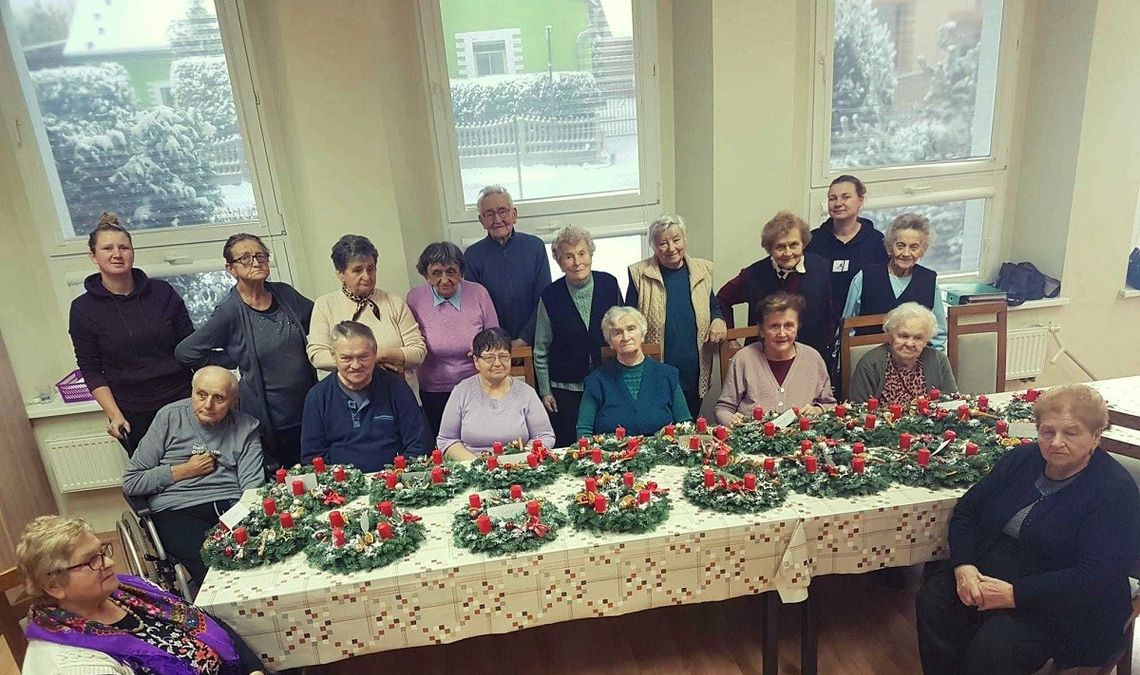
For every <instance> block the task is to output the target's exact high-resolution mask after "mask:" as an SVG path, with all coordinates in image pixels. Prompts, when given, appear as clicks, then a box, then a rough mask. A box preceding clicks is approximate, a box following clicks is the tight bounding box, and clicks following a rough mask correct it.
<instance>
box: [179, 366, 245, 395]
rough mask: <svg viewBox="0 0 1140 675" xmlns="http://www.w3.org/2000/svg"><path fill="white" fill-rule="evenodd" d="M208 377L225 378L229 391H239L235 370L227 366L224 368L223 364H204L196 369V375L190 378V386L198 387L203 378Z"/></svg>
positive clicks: (233, 392)
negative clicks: (228, 368) (227, 368)
mask: <svg viewBox="0 0 1140 675" xmlns="http://www.w3.org/2000/svg"><path fill="white" fill-rule="evenodd" d="M207 377H209V378H213V377H223V378H225V381H226V384H227V385H228V386H229V392H230V393H231V394H236V393H237V390H238V379H237V376H236V375H234V374H233V371H230V370H226V369H225V368H222V367H221V366H204V367H202V368H199V369H198V370H196V371H194V377H193V378H192V379H191V380H190V386H191V387H192V388H194V389H197V388H198V385H199V384H200V383H201V382H202V380H203V379H204V378H207Z"/></svg>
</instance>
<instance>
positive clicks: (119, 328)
mask: <svg viewBox="0 0 1140 675" xmlns="http://www.w3.org/2000/svg"><path fill="white" fill-rule="evenodd" d="M87 247H88V248H89V249H90V250H91V262H92V263H94V264H95V266H96V267H97V268H99V272H98V273H96V274H92V275H91V276H89V277H87V279H86V280H85V281H84V282H83V286H84V288H85V289H86V291H87V292H86V293H84V294H83V295H81V296H79V297H78V298H76V299H75V300H74V301H72V303H71V317H70V328H69V331H68V332H69V333H71V343H72V345H74V347H75V362H76V363H77V364H78V365H79V370H80V372H82V373H83V379H84V381H85V382H86V383H87V388H88V389H90V390H91V395H92V396H94V397H95V400H96V401H97V402H98V403H99V407H101V408H102V409H103V412H104V413H106V415H107V433H109V434H110V435H112V436H114V437H115V438H116V439H118V440H119V442H120V443H122V444H123V447H124V448H126V450H127V454H128V455H131V454H133V453H134V450H135V445H136V444H137V443H138V441H139V439H141V438H142V437H143V434H145V433H146V430H147V429H148V428H149V427H150V423H151V422H152V421H153V420H154V415H155V413H157V412H158V409H159V408H161V407H163V406H164V405H166V404H168V403H173V402H174V401H177V400H179V399H183V398H186V397H187V396H188V395H189V392H190V370H189V369H188V368H186V367H185V366H183V365H182V364H180V363H178V361H176V360H175V359H174V347H175V346H176V345H177V344H178V343H179V342H180V341H181V340H182V339H183V338H185V337H186V336H187V335H190V333H192V332H194V326H193V324H191V323H190V315H189V313H187V311H186V304H185V303H184V302H182V298H181V297H180V296H179V295H178V293H177V292H175V290H174V288H173V287H172V286H171V285H170V284H168V283H166V282H165V281H162V280H160V279H151V278H149V277H147V275H146V274H144V273H143V271H142V270H138V269H135V268H134V262H135V250H134V247H133V245H132V244H131V235H130V233H129V232H127V231H126V230H125V229H124V228H123V227H122V226H121V225H119V218H118V216H116V215H115V214H113V213H107V212H104V213H103V216H102V217H101V218H99V224H98V225H96V226H95V229H94V230H92V232H91V235H90V236H89V237H88V238H87Z"/></svg>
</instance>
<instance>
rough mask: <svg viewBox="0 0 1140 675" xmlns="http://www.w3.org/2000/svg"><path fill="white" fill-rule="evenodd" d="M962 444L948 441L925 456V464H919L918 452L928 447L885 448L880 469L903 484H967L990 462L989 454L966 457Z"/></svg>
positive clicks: (927, 450) (974, 479)
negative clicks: (907, 448) (908, 448)
mask: <svg viewBox="0 0 1140 675" xmlns="http://www.w3.org/2000/svg"><path fill="white" fill-rule="evenodd" d="M964 446H965V443H951V444H950V445H948V446H947V447H945V448H943V449H942V451H941V452H939V453H938V454H936V455H927V456H926V460H925V461H926V464H925V466H923V465H922V464H920V463H919V455H920V454H922V451H923V450H926V452H927V453H929V452H931V451H930V450H929V448H925V447H915V448H913V450H911V451H906V450H885V451H883V453H882V454H883V456H884V458H885V459H886V460H887V462H886V463H885V465H884V467H883V469H884V471H885V472H886V473H887V475H889V476H890V477H891V478H892V479H893V480H894V481H896V482H898V483H902V484H903V485H911V486H915V487H926V488H931V489H938V488H952V487H968V486H970V485H973V484H974V483H977V482H978V481H979V480H981V479H982V478H983V477H984V476H985V475H986V474H987V473H989V472H990V469H991V468H993V464H992V462H991V461H990V455H982V454H975V455H970V456H967V455H966V453H965V448H964Z"/></svg>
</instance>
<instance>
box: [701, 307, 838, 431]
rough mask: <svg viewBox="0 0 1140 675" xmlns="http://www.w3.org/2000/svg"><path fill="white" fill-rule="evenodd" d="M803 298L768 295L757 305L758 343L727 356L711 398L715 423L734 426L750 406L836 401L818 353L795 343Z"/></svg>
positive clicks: (820, 405) (806, 408) (804, 407)
mask: <svg viewBox="0 0 1140 675" xmlns="http://www.w3.org/2000/svg"><path fill="white" fill-rule="evenodd" d="M804 304H805V302H804V299H803V297H802V296H799V295H793V294H789V293H784V292H782V291H780V292H777V293H773V294H772V295H769V296H768V297H767V298H765V299H764V300H763V301H762V302H761V303H760V342H756V343H754V344H751V345H748V346H747V347H745V348H744V349H741V350H740V351H739V352H737V353H736V356H734V357H732V363H731V364H730V365H729V368H728V376H727V377H725V380H724V387H723V389H722V390H721V395H720V398H719V399H718V400H717V402H716V421H717V423H719V424H725V425H731V424H739V423H740V422H741V421H742V420H743V419H751V418H752V409H753V408H754V407H756V406H761V407H763V408H764V410H767V411H772V412H777V413H779V412H783V411H785V410H789V409H791V408H799V409H800V410H801V412H807V413H810V412H812V409H811V407H812V406H814V407H815V408H816V409H817V410H816V412H821V411H822V410H823V409H824V406H831V405H834V404H835V397H834V396H833V395H832V393H831V378H830V377H829V376H828V374H827V366H826V365H825V364H824V362H823V357H822V356H820V355H819V352H817V351H816V350H814V349H812V348H811V347H809V346H807V345H805V344H803V343H800V342H796V333H797V331H798V330H799V320H800V313H801V312H802V311H803V309H804Z"/></svg>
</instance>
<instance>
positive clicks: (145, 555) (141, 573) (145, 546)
mask: <svg viewBox="0 0 1140 675" xmlns="http://www.w3.org/2000/svg"><path fill="white" fill-rule="evenodd" d="M115 529H116V530H118V533H119V540H120V541H122V542H123V553H124V558H126V560H125V561H124V562H125V563H126V564H127V567H128V569H129V570H130V573H131V574H133V575H135V576H138V577H142V578H144V579H147V580H148V581H150V582H152V583H156V584H158V583H161V582H160V581H159V578H158V570H157V569H155V567H154V565H153V564H152V563H151V559H152V558H153V557H154V555H153V552H152V550H151V549H152V547H151V545H150V541H149V540H148V538H147V536H146V535H145V534H143V531H142V528H140V527H139V523H138V520H137V518H136V516H135V514H134V513H132V512H130V511H125V512H124V513H123V515H122V516H121V517H120V518H119V521H118V522H117V523H115Z"/></svg>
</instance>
